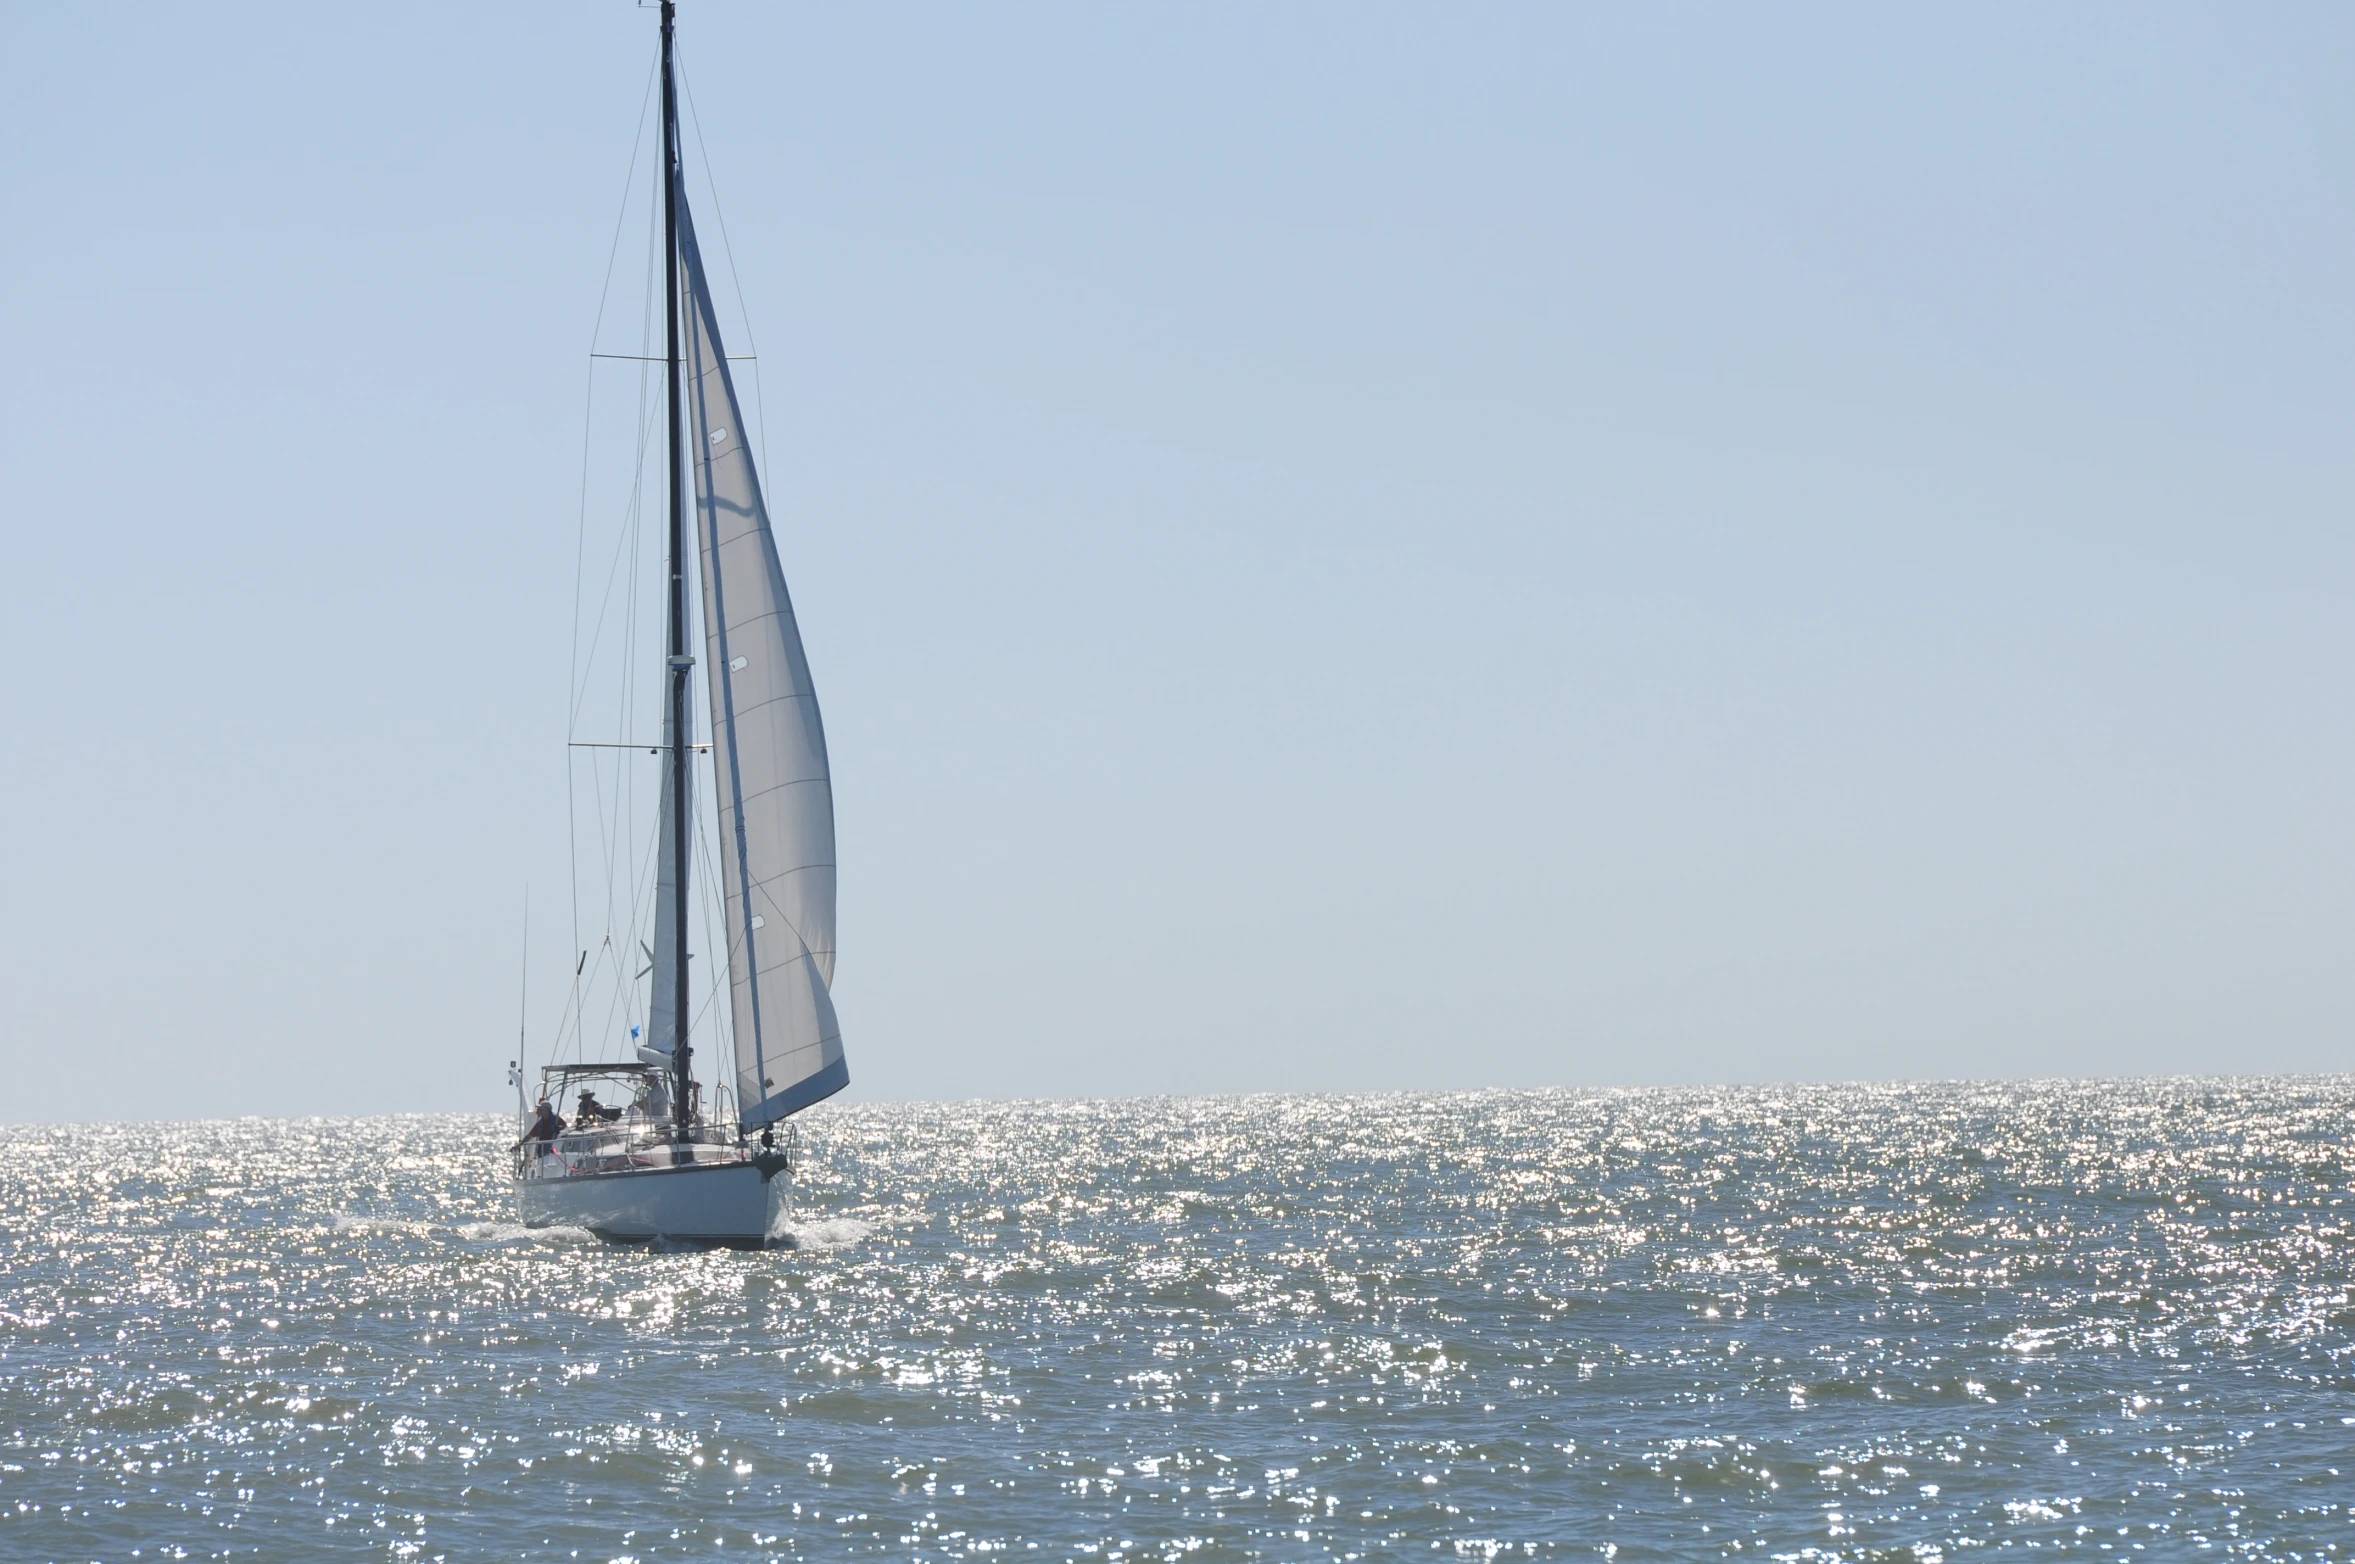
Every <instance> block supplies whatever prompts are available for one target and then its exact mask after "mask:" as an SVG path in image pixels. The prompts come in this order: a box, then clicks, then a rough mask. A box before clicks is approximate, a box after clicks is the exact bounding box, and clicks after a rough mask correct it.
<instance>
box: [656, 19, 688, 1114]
mask: <svg viewBox="0 0 2355 1564" xmlns="http://www.w3.org/2000/svg"><path fill="white" fill-rule="evenodd" d="M672 19H673V0H662V258H663V274H662V275H663V290H662V297H663V329H664V340H665V348H664V363H663V381H664V384H665V386H666V387H667V389H668V391H669V402H670V420H669V423H668V424H667V425H666V430H667V432H668V434H669V437H670V438H669V440H668V442H667V444H668V447H669V457H670V566H671V581H670V588H671V590H670V660H669V663H668V667H669V670H670V740H671V742H670V755H669V762H668V763H669V765H670V768H671V772H670V775H671V817H670V820H669V821H668V822H667V823H666V824H667V829H668V830H669V831H670V833H671V844H672V851H673V856H672V860H671V861H672V863H673V864H674V865H676V871H675V872H674V873H673V874H672V876H671V894H672V896H673V897H674V898H675V899H674V901H673V904H672V907H671V932H672V935H673V937H674V938H675V939H676V940H677V941H678V945H677V947H676V948H675V949H674V950H673V951H672V952H671V955H672V958H673V959H672V962H671V973H672V978H673V981H674V982H675V983H676V984H677V985H678V987H677V990H676V992H675V993H674V994H673V996H672V1004H673V1009H672V1011H671V1013H672V1015H674V1016H675V1017H677V1020H676V1022H675V1025H676V1027H677V1033H676V1036H677V1043H676V1046H675V1051H674V1052H673V1054H672V1065H671V1067H672V1069H673V1070H674V1071H676V1072H677V1079H676V1080H675V1081H674V1083H673V1091H672V1097H671V1102H672V1109H671V1113H672V1117H673V1119H674V1121H675V1122H676V1123H678V1124H679V1125H680V1126H681V1127H684V1126H685V1125H686V1124H687V1122H688V1115H689V1113H690V1111H691V1109H692V1108H693V1105H694V1101H695V1098H694V1083H695V1072H694V1066H693V1063H692V1060H693V1054H692V1052H691V1051H690V1050H689V1048H688V1047H687V1015H688V1010H687V990H688V983H687V859H688V853H687V819H688V816H687V800H688V797H689V794H688V792H687V782H688V776H687V757H688V754H689V753H690V751H689V748H688V743H689V740H690V739H691V738H692V737H693V734H692V732H691V731H690V730H689V728H688V726H687V710H688V708H687V676H688V675H689V673H691V672H692V671H693V670H694V667H695V659H694V657H693V656H692V655H690V654H689V653H688V651H687V507H686V504H685V501H684V499H683V491H684V489H685V487H686V485H685V481H684V480H685V478H686V472H685V453H684V452H682V451H681V450H680V448H679V426H680V407H679V394H680V386H679V95H678V86H677V84H676V82H675V80H674V79H673V76H672V71H671V24H672Z"/></svg>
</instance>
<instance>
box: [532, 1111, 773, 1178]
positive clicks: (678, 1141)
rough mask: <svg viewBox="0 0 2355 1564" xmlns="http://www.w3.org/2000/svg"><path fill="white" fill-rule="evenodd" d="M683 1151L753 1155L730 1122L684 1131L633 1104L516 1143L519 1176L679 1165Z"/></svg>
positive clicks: (735, 1157) (702, 1155) (714, 1156)
mask: <svg viewBox="0 0 2355 1564" xmlns="http://www.w3.org/2000/svg"><path fill="white" fill-rule="evenodd" d="M682 1151H684V1152H686V1153H687V1157H686V1160H688V1161H692V1162H741V1161H743V1160H744V1159H745V1158H746V1157H748V1156H749V1155H750V1154H751V1153H750V1152H749V1150H748V1149H747V1148H746V1147H745V1146H744V1145H743V1143H742V1142H741V1140H740V1139H739V1138H738V1136H737V1134H736V1132H735V1130H734V1129H732V1128H729V1127H727V1126H723V1125H719V1124H711V1123H704V1124H696V1125H691V1126H689V1127H687V1128H686V1129H683V1130H682V1129H681V1128H680V1127H679V1126H677V1125H675V1124H672V1123H670V1122H669V1121H667V1120H657V1119H648V1118H647V1117H645V1116H644V1115H643V1114H641V1113H639V1112H638V1111H637V1110H635V1109H632V1110H630V1111H629V1112H628V1113H627V1114H625V1115H624V1116H623V1117H621V1118H619V1119H616V1120H613V1121H611V1122H608V1123H602V1124H595V1125H589V1126H586V1127H583V1126H578V1125H576V1126H574V1127H572V1128H570V1129H567V1130H566V1131H565V1132H564V1133H563V1134H561V1135H558V1136H556V1137H555V1138H554V1139H552V1140H525V1141H523V1142H521V1143H520V1144H518V1145H517V1146H516V1148H515V1173H516V1176H517V1177H518V1178H571V1177H573V1176H575V1175H578V1174H583V1173H625V1172H629V1171H631V1170H633V1169H636V1168H667V1167H675V1166H677V1165H678V1163H679V1162H680V1160H681V1159H680V1153H681V1152H682Z"/></svg>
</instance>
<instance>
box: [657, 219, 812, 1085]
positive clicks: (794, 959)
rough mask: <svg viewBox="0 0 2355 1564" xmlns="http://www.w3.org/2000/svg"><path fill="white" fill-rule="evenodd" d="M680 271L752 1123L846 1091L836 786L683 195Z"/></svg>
mask: <svg viewBox="0 0 2355 1564" xmlns="http://www.w3.org/2000/svg"><path fill="white" fill-rule="evenodd" d="M679 265H680V270H681V271H682V272H683V273H684V274H685V283H686V287H685V298H684V299H683V301H682V303H683V305H684V308H685V310H686V316H687V319H686V322H685V324H686V366H685V367H686V375H687V428H688V434H689V444H688V460H689V462H690V464H691V465H692V466H693V467H694V470H695V516H696V528H697V536H698V542H699V545H700V547H701V548H702V551H703V622H704V629H705V638H706V649H707V654H708V656H709V658H710V665H709V667H708V669H707V670H706V672H707V675H708V678H707V680H706V682H707V683H708V685H709V686H710V689H711V731H712V761H713V770H714V772H715V774H716V775H717V778H718V788H717V791H718V794H719V822H720V841H719V849H720V850H719V855H718V856H719V858H720V865H721V869H720V873H721V880H722V884H723V886H724V888H725V890H726V892H727V920H728V984H729V989H730V993H731V996H732V1000H733V1010H734V1016H735V1023H736V1101H737V1104H738V1108H739V1112H740V1114H741V1116H742V1118H743V1121H744V1122H745V1123H746V1124H748V1125H753V1126H759V1125H763V1124H769V1123H773V1122H775V1121H776V1120H778V1119H781V1118H783V1117H785V1115H787V1114H789V1113H793V1112H797V1111H798V1110H800V1109H802V1108H806V1107H808V1106H809V1105H810V1104H811V1103H813V1102H816V1101H818V1100H819V1099H821V1098H824V1097H830V1096H832V1095H833V1094H834V1093H836V1092H838V1091H840V1090H842V1088H843V1087H845V1086H847V1085H849V1084H850V1071H849V1068H848V1067H847V1066H846V1065H845V1064H844V1063H843V1059H842V1028H841V1026H840V1024H839V1023H838V1022H836V1020H835V1019H834V1001H833V998H832V996H831V995H830V994H829V993H828V992H827V985H828V984H829V983H831V982H832V981H833V979H834V782H833V778H832V777H831V775H830V774H829V773H828V771H827V769H826V730H825V728H824V726H823V725H822V724H821V723H820V722H819V720H818V694H817V691H816V690H815V689H814V688H813V687H812V686H811V684H810V670H809V662H808V660H807V659H806V658H805V657H804V656H803V655H802V650H801V630H800V627H799V626H798V625H796V624H795V623H794V619H793V602H792V599H791V598H789V597H787V596H786V593H785V571H784V567H783V566H782V565H781V564H780V563H779V562H778V559H777V539H776V536H775V534H774V533H772V532H771V531H770V530H769V514H768V509H767V507H766V506H764V505H763V504H762V503H761V492H760V476H759V474H758V473H756V472H755V471H754V470H753V466H752V453H751V451H750V449H749V448H748V447H747V445H746V443H745V439H744V434H745V430H744V414H743V409H742V408H741V407H740V406H739V405H738V403H737V400H736V386H735V382H734V380H733V379H732V378H731V377H730V376H729V374H728V357H727V353H726V351H725V350H724V349H723V348H722V347H721V346H720V333H719V322H718V320H717V319H716V318H715V316H714V314H713V312H712V301H711V289H710V285H709V284H708V283H707V282H706V280H705V278H704V274H703V258H702V255H701V254H700V252H699V251H698V250H697V249H696V245H695V227H694V224H693V223H692V222H691V221H689V219H688V216H687V203H686V199H685V195H684V192H681V195H680V199H679Z"/></svg>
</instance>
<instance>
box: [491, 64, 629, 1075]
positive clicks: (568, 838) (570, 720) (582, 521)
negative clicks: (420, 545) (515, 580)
mask: <svg viewBox="0 0 2355 1564" xmlns="http://www.w3.org/2000/svg"><path fill="white" fill-rule="evenodd" d="M659 75H660V70H659V68H655V67H650V68H649V69H648V71H647V73H646V87H645V90H644V91H643V92H642V93H640V94H639V97H638V125H637V129H636V130H634V131H633V132H632V133H631V135H630V163H629V168H628V170H627V171H626V172H625V173H624V174H623V176H622V186H621V204H620V207H619V209H618V210H617V211H616V212H615V213H614V217H613V242H612V243H611V244H610V245H608V246H607V247H606V251H605V276H604V280H603V281H602V282H600V283H599V285H598V288H597V313H596V315H595V316H594V318H592V319H591V321H590V323H589V351H590V352H592V353H594V352H595V351H596V350H597V336H598V333H599V332H601V331H602V330H603V329H604V327H605V302H606V299H607V297H608V296H609V295H610V294H611V292H612V290H613V267H614V263H615V261H616V260H618V259H619V257H620V255H621V236H622V230H623V228H624V227H625V226H626V225H627V224H628V222H629V213H630V190H631V188H632V187H633V186H634V185H635V184H636V183H637V178H638V157H639V153H640V151H641V150H642V149H643V148H644V146H645V144H646V115H647V112H648V110H649V109H650V107H651V106H652V104H653V102H654V83H655V80H656V78H657V77H658V76H659ZM586 379H587V381H588V385H587V387H586V389H585V391H584V392H583V394H582V397H581V483H580V513H579V520H578V529H577V532H576V534H575V537H574V541H573V563H572V642H571V650H570V655H571V660H572V667H571V670H570V677H572V678H575V679H584V680H585V677H586V676H585V674H584V673H583V672H582V669H581V586H582V578H583V576H584V574H585V573H586V570H587V565H588V543H589V456H590V451H591V449H592V445H593V441H594V438H595V432H596V409H597V366H596V365H595V363H593V362H592V363H591V364H590V366H589V373H588V375H587V376H586ZM565 705H566V707H567V708H569V709H568V710H567V712H566V713H565V730H566V731H565V735H564V736H565V738H566V739H567V740H570V739H572V738H575V737H577V736H578V735H577V734H576V733H575V732H574V731H573V730H574V728H575V726H576V725H577V724H578V722H579V720H580V703H579V698H578V696H577V694H576V693H575V692H573V691H567V692H566V700H565ZM565 753H566V757H567V758H566V762H565V767H564V834H565V844H566V849H567V850H566V858H567V860H568V865H567V867H568V872H569V875H570V880H571V901H572V943H573V947H574V948H575V949H579V948H580V943H581V874H580V830H579V810H578V807H577V801H576V790H575V787H574V779H573V768H572V762H571V759H570V756H571V751H569V750H567V751H566V752H565ZM579 999H580V968H579V967H578V966H575V967H574V969H573V980H572V997H571V999H570V1000H568V1001H567V1002H566V1005H565V1009H566V1010H567V1012H570V1013H573V1014H576V1015H577V1014H578V1011H579V1003H578V1001H579ZM563 1046H564V1029H563V1026H562V1025H561V1023H560V1024H559V1025H558V1027H557V1030H556V1032H555V1034H554V1035H553V1037H552V1038H551V1039H550V1043H549V1058H550V1061H551V1062H553V1061H554V1058H555V1056H556V1054H557V1052H558V1050H560V1049H562V1048H563ZM517 1062H518V1064H520V1063H521V1061H520V1060H518V1061H517Z"/></svg>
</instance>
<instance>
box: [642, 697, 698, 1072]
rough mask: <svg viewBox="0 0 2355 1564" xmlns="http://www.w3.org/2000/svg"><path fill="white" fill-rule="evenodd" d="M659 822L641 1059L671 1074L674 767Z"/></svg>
mask: <svg viewBox="0 0 2355 1564" xmlns="http://www.w3.org/2000/svg"><path fill="white" fill-rule="evenodd" d="M662 747H663V749H664V750H665V751H666V752H667V751H668V750H669V749H670V747H671V722H670V714H669V713H668V712H667V711H666V712H664V713H663V718H662ZM679 774H680V775H682V776H684V777H687V778H689V779H690V780H689V782H688V784H687V786H688V798H687V813H688V816H689V818H692V817H693V815H694V812H695V799H694V782H693V781H692V780H691V779H692V778H693V777H694V775H695V773H694V772H693V771H689V770H682V771H681V772H680V773H679ZM658 818H659V819H660V820H661V821H662V836H661V846H660V848H659V849H658V857H657V862H656V868H655V876H654V884H655V895H654V944H653V945H652V947H650V948H649V949H648V951H647V957H648V962H647V964H648V966H649V967H650V968H651V969H652V971H653V973H654V999H653V1003H652V1005H651V1006H650V1007H649V1013H648V1015H647V1017H646V1036H645V1039H644V1041H642V1042H640V1043H639V1044H638V1058H639V1059H640V1060H641V1061H643V1062H644V1063H647V1064H652V1065H660V1066H662V1067H663V1068H665V1069H668V1068H669V1067H670V1066H671V1065H672V1064H673V1062H674V1061H675V1060H676V1058H677V1056H678V1047H679V1007H678V1001H677V999H676V997H675V996H676V995H677V993H678V991H679V983H678V961H679V956H678V952H679V936H678V925H679V912H678V907H679V895H678V885H679V859H680V856H681V855H680V852H679V843H678V842H677V841H676V840H674V839H673V836H672V831H671V822H672V821H674V820H676V819H677V818H678V814H677V813H676V812H675V811H674V810H673V809H672V808H671V768H670V767H668V766H665V767H663V768H662V813H661V815H660V816H659V817H658ZM643 975H644V974H643V973H641V974H640V976H643Z"/></svg>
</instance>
